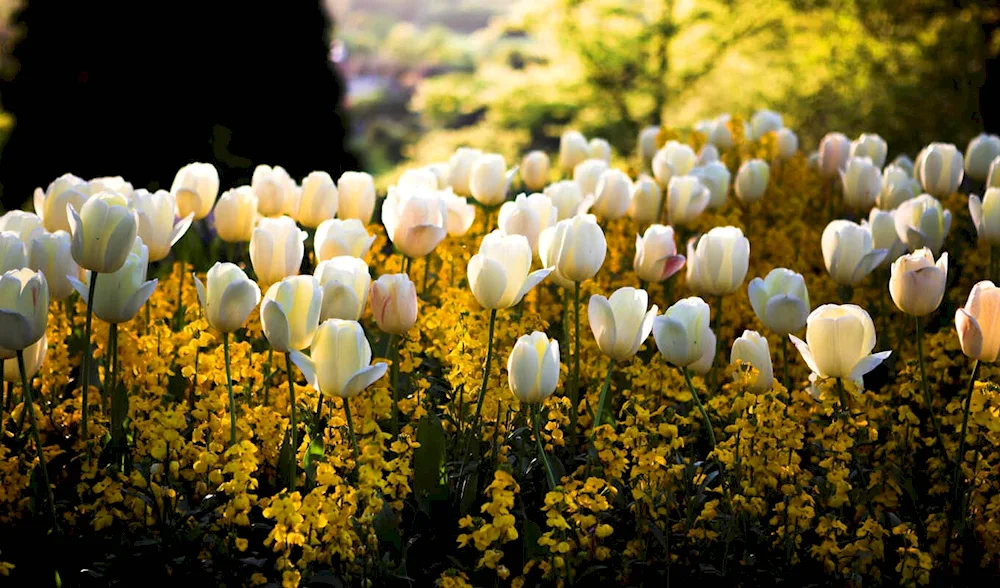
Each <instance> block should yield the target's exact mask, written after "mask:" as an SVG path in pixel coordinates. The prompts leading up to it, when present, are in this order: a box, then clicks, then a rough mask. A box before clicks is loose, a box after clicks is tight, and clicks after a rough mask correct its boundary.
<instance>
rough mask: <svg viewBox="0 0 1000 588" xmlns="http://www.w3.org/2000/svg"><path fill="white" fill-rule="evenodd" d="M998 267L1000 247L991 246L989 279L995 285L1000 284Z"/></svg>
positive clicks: (999, 263) (999, 264)
mask: <svg viewBox="0 0 1000 588" xmlns="http://www.w3.org/2000/svg"><path fill="white" fill-rule="evenodd" d="M998 266H1000V245H990V267H989V272H990V273H989V278H990V280H991V281H992V282H993V283H994V284H996V283H997V282H1000V276H997V267H998Z"/></svg>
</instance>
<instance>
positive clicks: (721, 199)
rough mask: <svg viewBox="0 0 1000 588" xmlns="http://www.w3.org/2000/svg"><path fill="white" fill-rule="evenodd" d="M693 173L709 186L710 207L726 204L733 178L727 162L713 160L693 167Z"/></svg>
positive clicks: (715, 207) (714, 207) (720, 206)
mask: <svg viewBox="0 0 1000 588" xmlns="http://www.w3.org/2000/svg"><path fill="white" fill-rule="evenodd" d="M691 175H692V176H694V177H696V178H698V181H700V182H701V183H702V184H703V185H704V186H705V187H706V188H708V208H712V209H717V208H722V207H723V206H725V204H726V200H727V199H728V196H729V181H730V180H731V179H732V174H730V173H729V168H728V167H726V164H724V163H722V162H721V161H713V162H711V163H709V164H707V165H705V166H703V167H696V168H693V169H692V170H691ZM768 175H770V170H769V171H768Z"/></svg>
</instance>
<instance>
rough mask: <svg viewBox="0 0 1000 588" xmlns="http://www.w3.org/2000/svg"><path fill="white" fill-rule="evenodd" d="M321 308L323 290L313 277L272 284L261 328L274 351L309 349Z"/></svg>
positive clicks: (285, 351)
mask: <svg viewBox="0 0 1000 588" xmlns="http://www.w3.org/2000/svg"><path fill="white" fill-rule="evenodd" d="M346 259H355V258H353V257H348V258H346ZM324 263H328V262H324ZM362 263H364V262H362ZM317 269H318V268H317ZM366 270H367V267H366ZM366 275H367V274H366ZM322 305H323V290H322V289H321V288H320V285H319V281H318V280H317V279H316V278H314V277H313V276H291V277H288V278H285V279H283V280H281V281H280V282H278V283H276V284H272V285H271V287H270V288H268V289H267V293H266V294H264V299H263V300H262V301H261V305H260V324H261V326H262V327H263V329H264V336H265V337H267V340H268V342H269V343H270V344H271V347H272V348H273V349H274V350H275V351H279V352H281V353H288V352H290V351H299V350H302V349H305V348H306V347H308V346H309V344H310V343H311V342H312V339H313V335H314V334H315V333H316V328H317V327H318V326H319V320H320V308H321V307H322Z"/></svg>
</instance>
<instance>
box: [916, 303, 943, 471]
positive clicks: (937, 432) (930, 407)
mask: <svg viewBox="0 0 1000 588" xmlns="http://www.w3.org/2000/svg"><path fill="white" fill-rule="evenodd" d="M914 320H915V321H916V323H917V363H918V364H919V365H920V387H921V388H922V389H923V392H924V403H925V404H927V412H928V413H929V414H930V416H931V424H932V425H933V426H934V436H935V437H937V444H938V446H939V447H940V448H941V453H943V454H944V459H945V461H947V460H948V450H947V449H946V448H945V446H944V437H943V436H942V435H941V425H940V424H939V423H938V420H937V416H936V415H935V414H934V403H933V402H932V401H931V393H930V390H928V389H927V372H926V371H924V343H923V332H922V331H923V329H922V328H921V325H920V317H914Z"/></svg>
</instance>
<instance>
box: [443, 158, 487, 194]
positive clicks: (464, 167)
mask: <svg viewBox="0 0 1000 588" xmlns="http://www.w3.org/2000/svg"><path fill="white" fill-rule="evenodd" d="M482 154H483V152H482V151H480V150H479V149H471V148H469V147H459V148H458V149H456V150H455V153H453V154H452V156H451V159H449V160H448V184H449V185H450V186H451V189H452V190H454V191H455V193H456V194H458V195H459V196H472V190H471V188H470V186H469V180H470V179H471V177H472V166H474V165H475V164H476V162H477V161H478V160H479V158H480V156H482Z"/></svg>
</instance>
